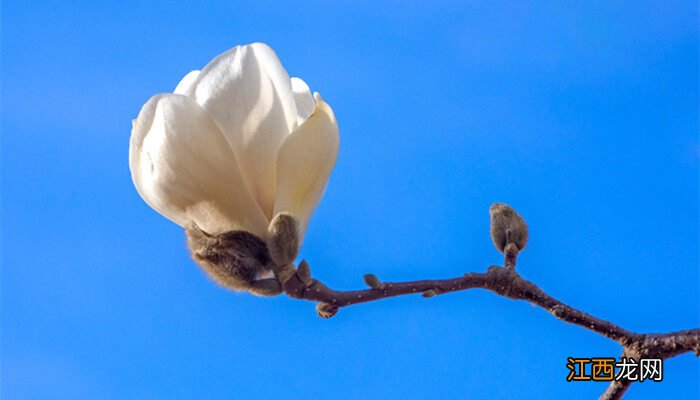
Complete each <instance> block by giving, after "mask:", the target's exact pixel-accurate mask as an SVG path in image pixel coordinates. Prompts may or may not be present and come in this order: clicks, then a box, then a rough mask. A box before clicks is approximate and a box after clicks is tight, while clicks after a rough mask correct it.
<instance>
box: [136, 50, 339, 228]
mask: <svg viewBox="0 0 700 400" xmlns="http://www.w3.org/2000/svg"><path fill="white" fill-rule="evenodd" d="M338 143H339V137H338V125H337V123H336V120H335V116H334V114H333V110H332V109H331V107H330V106H329V105H328V104H326V103H325V102H324V101H323V99H322V98H321V96H320V95H319V94H318V93H314V95H313V96H312V95H311V92H310V90H309V87H308V86H307V85H306V83H305V82H304V81H302V80H301V79H299V78H290V77H289V75H288V74H287V71H285V69H284V68H283V67H282V64H281V63H280V61H279V59H278V58H277V55H275V53H274V51H273V50H272V49H271V48H270V47H268V46H267V45H265V44H262V43H254V44H250V45H246V46H238V47H235V48H233V49H231V50H229V51H227V52H225V53H223V54H221V55H220V56H218V57H216V58H215V59H214V60H212V61H211V62H210V63H209V64H207V66H206V67H204V69H202V70H201V71H192V72H190V73H189V74H187V75H186V76H185V77H184V78H183V79H182V81H180V83H179V84H178V85H177V87H176V88H175V91H174V92H173V93H172V94H159V95H156V96H154V97H152V98H151V99H150V100H148V102H147V103H146V104H145V105H144V106H143V108H142V109H141V112H140V113H139V116H138V118H137V119H136V120H135V121H134V126H133V129H132V133H131V143H130V148H129V166H130V169H131V176H132V178H133V181H134V184H135V185H136V189H137V190H138V192H139V194H140V195H141V197H143V199H144V200H145V201H146V203H148V204H149V205H150V206H151V207H153V208H154V209H155V210H156V211H158V212H159V213H161V214H162V215H164V216H165V217H166V218H168V219H170V220H172V221H173V222H175V223H176V224H178V225H180V226H183V227H186V226H189V225H191V224H193V223H194V224H196V225H197V226H198V227H199V228H201V229H202V230H204V231H205V232H207V233H209V234H213V235H217V234H220V233H222V232H226V231H230V230H245V231H248V232H251V233H253V234H255V235H258V236H259V237H261V238H263V239H264V238H265V235H266V232H267V228H268V225H269V223H270V221H271V220H272V219H273V218H274V216H276V215H277V214H278V213H280V212H287V213H289V214H291V215H292V216H294V217H295V219H296V220H297V221H298V224H299V238H300V239H301V238H303V236H304V232H305V230H306V227H307V224H308V222H309V219H310V218H311V214H312V213H313V211H314V209H315V208H316V206H317V205H318V203H319V201H320V200H321V197H322V196H323V192H324V190H325V187H326V184H327V182H328V178H329V176H330V173H331V171H332V170H333V166H334V165H335V161H336V158H337V155H338Z"/></svg>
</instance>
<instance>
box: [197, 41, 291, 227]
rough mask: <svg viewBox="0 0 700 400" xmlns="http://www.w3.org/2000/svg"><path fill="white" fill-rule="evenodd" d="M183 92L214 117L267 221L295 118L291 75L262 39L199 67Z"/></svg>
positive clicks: (269, 217) (270, 213)
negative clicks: (285, 143) (279, 163)
mask: <svg viewBox="0 0 700 400" xmlns="http://www.w3.org/2000/svg"><path fill="white" fill-rule="evenodd" d="M187 95H189V96H191V97H193V98H195V99H196V100H197V103H199V104H200V105H201V106H202V107H204V109H206V110H207V111H208V112H209V114H210V115H211V116H212V117H213V118H214V120H215V121H216V123H217V124H218V126H219V128H220V129H221V131H222V132H223V133H224V136H225V137H226V140H227V141H228V143H229V144H230V146H231V148H232V149H233V151H234V152H235V153H236V158H237V160H238V167H239V169H240V171H241V175H242V176H243V180H244V181H245V183H246V186H247V187H248V189H249V191H250V193H251V194H252V195H253V198H255V200H256V201H257V202H258V204H259V205H260V207H261V209H262V210H263V212H264V214H265V215H266V217H267V218H268V220H271V219H272V208H273V205H274V198H275V185H276V184H275V163H276V160H277V152H278V150H279V147H280V145H281V144H282V142H283V141H284V139H285V138H286V137H287V136H288V135H289V133H290V132H291V131H292V130H293V128H294V126H295V124H296V120H297V112H296V103H295V98H294V93H293V92H292V84H291V80H290V78H289V75H288V74H287V71H285V69H284V68H283V67H282V64H281V63H280V61H279V59H278V58H277V55H275V52H274V51H273V50H272V49H271V48H270V47H268V46H267V45H265V44H263V43H253V44H251V45H247V46H238V47H235V48H233V49H231V50H229V51H227V52H225V53H223V54H221V55H220V56H218V57H217V58H215V59H214V60H212V61H211V62H210V63H209V64H208V65H207V66H206V67H204V69H203V70H202V72H201V73H200V74H199V76H198V77H197V78H196V80H195V82H194V83H193V85H192V86H191V87H190V89H189V91H188V92H187Z"/></svg>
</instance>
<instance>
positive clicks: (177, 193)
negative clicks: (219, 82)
mask: <svg viewBox="0 0 700 400" xmlns="http://www.w3.org/2000/svg"><path fill="white" fill-rule="evenodd" d="M129 167H130V169H131V176H132V179H133V181H134V185H135V186H136V189H137V190H138V192H139V194H140V195H141V197H142V198H143V199H144V200H145V201H146V203H148V204H149V205H150V206H151V207H153V208H154V209H155V210H156V211H158V212H159V213H161V214H162V215H163V216H165V217H166V218H168V219H170V220H172V221H173V222H175V223H176V224H178V225H180V226H187V225H189V224H191V223H195V224H197V226H199V227H200V228H201V229H202V230H204V231H206V232H207V233H210V234H219V233H222V232H225V231H229V230H234V229H241V230H246V231H248V232H251V233H253V234H256V235H258V236H260V237H263V238H264V235H265V232H266V229H267V224H268V222H267V219H266V218H265V216H264V215H263V213H262V211H261V210H260V208H259V207H258V205H257V203H256V202H255V201H254V199H253V198H252V196H250V194H249V193H248V191H247V189H246V187H245V184H244V183H243V178H242V177H241V175H240V173H239V171H238V167H237V163H236V156H235V155H234V154H233V151H232V150H231V148H230V147H229V145H228V143H227V142H226V140H225V138H224V136H223V134H222V133H221V131H220V130H219V128H218V127H217V125H216V123H215V122H214V120H213V119H212V118H211V116H210V115H209V114H208V113H207V112H206V111H205V110H204V109H203V108H202V107H201V106H199V105H198V104H197V103H196V102H195V101H194V100H193V99H192V98H190V97H187V96H182V95H177V94H173V95H170V94H165V95H157V96H154V97H153V98H151V99H150V100H149V101H148V102H147V103H146V104H145V105H144V106H143V108H142V109H141V112H140V113H139V116H138V119H137V122H136V124H135V125H134V128H133V130H132V134H131V143H130V146H129Z"/></svg>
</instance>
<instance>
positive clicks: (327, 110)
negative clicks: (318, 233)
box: [274, 93, 340, 242]
mask: <svg viewBox="0 0 700 400" xmlns="http://www.w3.org/2000/svg"><path fill="white" fill-rule="evenodd" d="M315 98H316V110H315V111H314V113H313V114H311V116H310V117H309V118H308V119H307V120H306V121H305V122H304V123H303V124H302V125H301V126H300V127H299V129H297V130H296V131H294V132H293V133H292V134H291V135H289V137H288V138H287V140H285V141H284V143H283V144H282V147H281V148H280V152H279V157H278V158H277V197H276V199H275V208H274V214H275V215H277V214H278V213H280V212H288V213H290V214H292V215H293V216H294V217H295V218H296V219H297V221H298V222H299V241H300V242H302V240H303V237H304V233H305V232H306V227H307V226H308V223H309V219H310V218H311V214H313V212H314V209H315V208H316V206H317V205H318V203H319V202H320V201H321V197H323V192H324V191H325V190H326V185H327V183H328V178H329V177H330V175H331V171H333V167H334V166H335V161H336V159H337V158H338V146H339V143H340V138H339V135H338V123H337V122H336V120H335V115H334V114H333V110H332V109H331V107H330V106H329V105H328V104H326V103H325V102H324V101H323V99H322V98H321V96H320V95H319V94H318V93H316V94H315Z"/></svg>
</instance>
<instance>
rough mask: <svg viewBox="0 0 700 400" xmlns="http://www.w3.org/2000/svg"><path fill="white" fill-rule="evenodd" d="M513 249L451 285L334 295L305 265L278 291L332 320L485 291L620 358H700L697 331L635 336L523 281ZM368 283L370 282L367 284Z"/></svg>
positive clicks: (611, 390)
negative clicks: (362, 310)
mask: <svg viewBox="0 0 700 400" xmlns="http://www.w3.org/2000/svg"><path fill="white" fill-rule="evenodd" d="M516 257H517V249H516V250H515V251H513V249H512V248H510V249H508V248H506V251H505V259H504V261H505V262H504V264H505V265H506V266H505V267H499V266H492V267H490V268H489V269H488V270H487V271H486V272H485V273H474V272H472V273H468V274H466V275H464V276H462V277H459V278H454V279H438V280H421V281H412V282H384V283H381V282H380V281H379V280H378V279H377V278H376V277H374V276H366V277H365V281H366V282H367V283H368V284H370V285H371V286H373V288H371V289H365V290H354V291H337V290H333V289H331V288H329V287H328V286H326V285H324V284H323V283H321V282H320V281H318V280H316V279H312V278H311V274H310V271H309V267H308V264H306V262H305V261H302V263H301V264H300V265H299V268H297V269H296V270H294V269H293V267H292V266H291V265H289V266H288V269H287V271H286V273H283V274H282V276H284V277H285V279H283V284H282V288H283V290H284V292H285V293H286V294H287V295H288V296H290V297H293V298H296V299H303V300H310V301H315V302H318V303H319V304H318V306H317V310H318V313H319V315H320V316H321V317H324V318H329V317H332V316H333V315H335V314H336V313H337V311H338V309H339V308H342V307H347V306H350V305H353V304H359V303H366V302H370V301H375V300H380V299H385V298H388V297H395V296H402V295H408V294H417V293H422V294H423V296H424V297H432V296H433V295H441V294H445V293H450V292H457V291H462V290H468V289H476V288H479V289H486V290H490V291H491V292H494V293H496V294H497V295H499V296H503V297H507V298H509V299H514V300H525V301H527V302H529V303H530V304H533V305H536V306H538V307H541V308H543V309H545V310H546V311H548V312H549V313H551V314H552V315H554V316H555V317H556V318H558V319H560V320H562V321H564V322H568V323H570V324H574V325H578V326H580V327H582V328H585V329H588V330H590V331H593V332H596V333H598V334H600V335H602V336H605V337H606V338H609V339H611V340H614V341H615V342H617V343H619V344H620V345H621V346H622V348H623V356H624V357H632V358H634V359H636V360H640V359H641V358H661V359H668V358H671V357H674V356H677V355H679V354H683V353H686V352H690V351H692V352H694V353H695V355H696V356H697V355H700V328H698V329H690V330H685V331H678V332H672V333H665V334H639V333H635V332H631V331H628V330H626V329H624V328H622V327H620V326H618V325H615V324H613V323H612V322H609V321H606V320H603V319H600V318H597V317H595V316H593V315H591V314H588V313H585V312H583V311H580V310H577V309H575V308H573V307H571V306H569V305H567V304H564V303H563V302H561V301H560V300H557V299H556V298H554V297H552V296H550V295H548V294H547V293H545V292H544V291H543V290H542V289H540V288H539V287H538V286H537V285H535V284H534V283H532V282H530V281H527V280H525V279H523V278H522V277H521V276H520V274H518V273H517V272H516V271H515V260H516ZM368 278H371V279H368ZM631 384H632V382H630V381H613V382H611V384H610V386H609V387H608V389H607V390H606V391H605V392H604V393H603V395H602V396H601V397H600V399H601V400H616V399H620V398H622V395H623V394H624V393H625V391H626V390H627V389H628V388H629V386H630V385H631Z"/></svg>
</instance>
